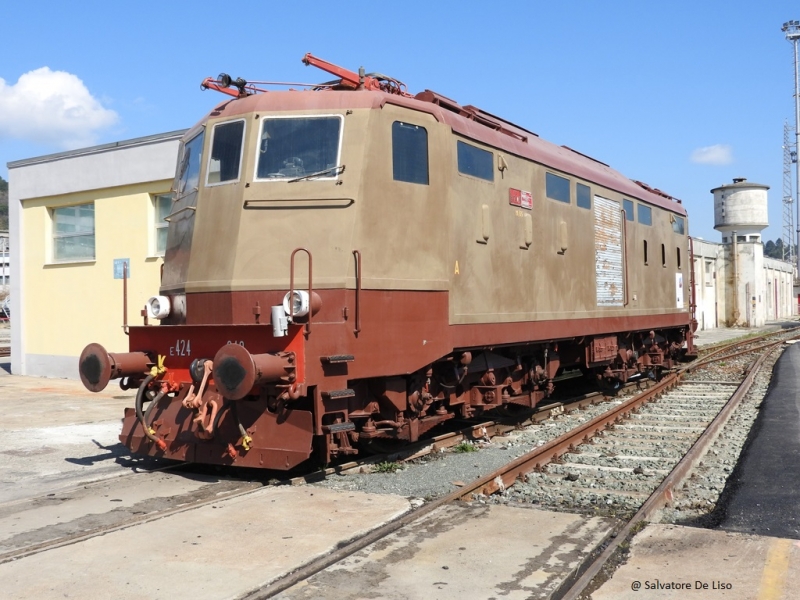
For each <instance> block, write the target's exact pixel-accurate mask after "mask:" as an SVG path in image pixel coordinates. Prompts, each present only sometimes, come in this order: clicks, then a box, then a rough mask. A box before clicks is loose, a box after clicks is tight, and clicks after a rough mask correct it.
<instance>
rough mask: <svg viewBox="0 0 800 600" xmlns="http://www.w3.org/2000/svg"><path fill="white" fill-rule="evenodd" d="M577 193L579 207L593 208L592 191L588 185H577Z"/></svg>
mask: <svg viewBox="0 0 800 600" xmlns="http://www.w3.org/2000/svg"><path fill="white" fill-rule="evenodd" d="M575 191H576V192H577V197H578V198H577V200H578V206H580V207H581V208H592V191H591V189H589V186H588V185H583V184H582V183H577V184H575Z"/></svg>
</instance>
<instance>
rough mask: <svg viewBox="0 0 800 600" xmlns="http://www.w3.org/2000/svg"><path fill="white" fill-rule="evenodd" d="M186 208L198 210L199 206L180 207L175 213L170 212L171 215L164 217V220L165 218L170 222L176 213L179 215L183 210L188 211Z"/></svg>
mask: <svg viewBox="0 0 800 600" xmlns="http://www.w3.org/2000/svg"><path fill="white" fill-rule="evenodd" d="M186 210H195V211H196V210H197V207H196V206H184V207H183V208H179V209H178V210H176V211H175V212H174V213H172V214H169V215H167V216H166V217H164V220H165V221H166V222H167V223H169V222H170V219H171V218H172V217H174V216H175V215H179V214H181V213H182V212H183V211H186Z"/></svg>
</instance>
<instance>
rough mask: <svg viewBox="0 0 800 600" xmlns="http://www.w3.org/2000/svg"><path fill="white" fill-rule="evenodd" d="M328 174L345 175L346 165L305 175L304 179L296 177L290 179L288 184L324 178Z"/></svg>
mask: <svg viewBox="0 0 800 600" xmlns="http://www.w3.org/2000/svg"><path fill="white" fill-rule="evenodd" d="M328 173H332V174H333V175H341V174H342V173H344V165H339V166H338V167H330V168H329V169H325V170H323V171H317V172H316V173H309V174H308V175H303V176H302V177H295V178H294V179H290V180H289V181H287V182H286V183H294V182H295V181H304V180H306V179H313V178H314V177H322V176H323V175H326V174H328Z"/></svg>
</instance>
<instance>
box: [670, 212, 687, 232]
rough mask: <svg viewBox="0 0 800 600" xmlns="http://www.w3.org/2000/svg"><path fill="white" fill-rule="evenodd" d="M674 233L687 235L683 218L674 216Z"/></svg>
mask: <svg viewBox="0 0 800 600" xmlns="http://www.w3.org/2000/svg"><path fill="white" fill-rule="evenodd" d="M672 231H674V232H675V233H680V234H681V235H683V234H684V233H685V231H686V226H685V222H684V220H683V217H679V216H677V215H672Z"/></svg>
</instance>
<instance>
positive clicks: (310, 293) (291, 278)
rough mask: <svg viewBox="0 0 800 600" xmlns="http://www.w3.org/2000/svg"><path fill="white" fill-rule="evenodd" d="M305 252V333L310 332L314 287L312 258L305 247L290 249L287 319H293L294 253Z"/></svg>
mask: <svg viewBox="0 0 800 600" xmlns="http://www.w3.org/2000/svg"><path fill="white" fill-rule="evenodd" d="M301 251H302V252H305V253H306V254H308V304H309V306H308V322H307V323H306V333H311V317H312V316H313V313H314V311H313V310H312V307H311V303H312V300H313V292H314V288H313V287H312V285H311V265H312V258H311V252H309V251H308V250H307V249H306V248H295V249H294V250H292V256H291V258H290V259H289V271H290V272H289V321H290V322H292V321H293V320H294V301H293V299H294V255H295V254H297V253H298V252H301Z"/></svg>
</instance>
